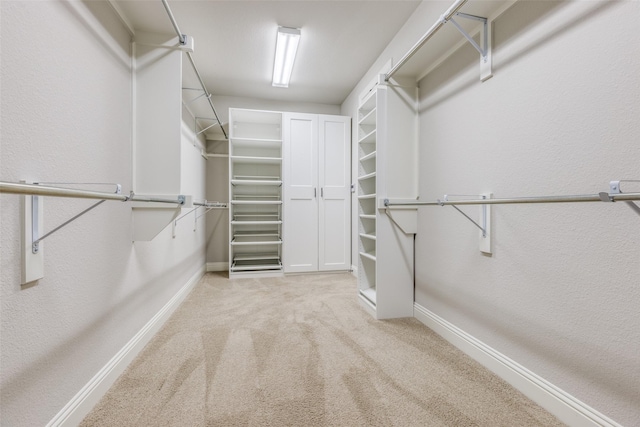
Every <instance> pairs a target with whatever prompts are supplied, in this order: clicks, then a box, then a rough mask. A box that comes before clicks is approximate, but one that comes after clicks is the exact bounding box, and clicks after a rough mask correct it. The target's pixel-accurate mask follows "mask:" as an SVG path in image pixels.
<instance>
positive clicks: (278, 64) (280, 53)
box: [271, 27, 300, 87]
mask: <svg viewBox="0 0 640 427" xmlns="http://www.w3.org/2000/svg"><path fill="white" fill-rule="evenodd" d="M299 42H300V30H299V29H297V28H287V27H278V38H277V39H276V59H275V62H274V63H273V81H272V82H271V85H272V86H276V87H289V80H290V79H291V71H293V63H294V61H295V60H296V51H297V50H298V43H299Z"/></svg>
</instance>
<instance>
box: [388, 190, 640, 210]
mask: <svg viewBox="0 0 640 427" xmlns="http://www.w3.org/2000/svg"><path fill="white" fill-rule="evenodd" d="M633 200H640V193H613V194H612V193H604V192H603V193H599V194H583V195H573V196H544V197H514V198H503V199H475V200H437V201H435V202H420V201H415V202H412V201H411V202H409V201H402V202H394V201H391V200H389V199H384V205H385V206H388V207H391V206H454V205H508V204H528V203H576V202H619V201H620V202H622V201H627V202H630V201H633Z"/></svg>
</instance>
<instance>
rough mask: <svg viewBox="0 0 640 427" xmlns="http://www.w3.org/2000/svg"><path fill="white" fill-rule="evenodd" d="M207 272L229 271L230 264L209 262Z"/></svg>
mask: <svg viewBox="0 0 640 427" xmlns="http://www.w3.org/2000/svg"><path fill="white" fill-rule="evenodd" d="M207 271H208V272H209V271H229V263H228V262H208V263H207Z"/></svg>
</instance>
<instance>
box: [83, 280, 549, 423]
mask: <svg viewBox="0 0 640 427" xmlns="http://www.w3.org/2000/svg"><path fill="white" fill-rule="evenodd" d="M554 425H561V424H560V423H559V422H558V421H557V420H556V419H555V418H554V417H553V416H551V415H550V414H549V413H547V412H546V411H545V410H543V409H542V408H540V407H539V406H537V405H536V404H534V403H533V402H531V401H530V400H528V399H527V398H526V397H524V396H523V395H522V394H520V393H519V392H518V391H516V390H515V389H513V388H512V387H510V386H509V385H508V384H506V383H505V382H504V381H502V380H501V379H499V378H497V377H496V376H495V375H493V374H491V373H490V372H489V371H487V370H486V369H484V368H483V367H482V366H480V365H479V364H478V363H476V362H475V361H473V360H472V359H470V358H469V357H467V356H466V355H464V354H463V353H462V352H460V351H459V350H458V349H456V348H455V347H453V346H451V345H450V344H448V343H447V342H446V341H444V340H443V339H442V338H440V337H439V336H438V335H436V334H435V333H434V332H432V331H431V330H430V329H428V328H426V327H425V326H424V325H422V324H421V323H420V322H418V321H417V320H415V319H400V320H390V321H376V320H374V319H373V318H371V316H369V315H368V314H367V313H366V312H364V310H363V309H362V308H360V307H359V305H358V303H357V300H356V283H355V279H354V278H353V277H352V276H351V275H349V274H322V275H308V276H304V275H303V276H288V277H284V278H270V279H234V280H229V279H227V278H226V275H223V274H207V275H206V276H205V277H204V278H203V279H202V281H201V282H200V283H199V284H198V285H197V286H196V288H195V289H194V290H193V292H192V293H191V294H190V295H189V297H188V298H187V300H186V301H185V302H184V303H183V304H182V305H181V306H180V307H179V308H178V310H176V312H175V313H174V314H173V316H172V317H171V319H170V320H169V321H168V322H167V323H166V324H165V326H164V327H163V329H162V330H161V331H160V332H159V333H158V335H157V336H156V337H154V339H153V340H152V341H151V342H150V343H149V344H148V345H147V347H146V348H145V349H144V350H143V351H142V352H141V354H140V355H139V356H138V357H137V358H136V359H135V360H134V361H133V363H132V364H131V366H129V367H128V368H127V370H126V371H125V372H124V373H123V374H122V376H121V377H120V378H119V379H118V381H117V382H116V384H114V386H113V387H112V388H111V390H110V391H109V392H108V393H107V394H106V395H105V396H104V397H103V399H102V400H101V401H100V402H99V403H98V405H97V406H96V407H95V408H94V409H93V411H92V412H91V413H90V414H89V415H88V416H87V417H86V418H85V420H84V421H83V423H82V426H492V427H494V426H554Z"/></svg>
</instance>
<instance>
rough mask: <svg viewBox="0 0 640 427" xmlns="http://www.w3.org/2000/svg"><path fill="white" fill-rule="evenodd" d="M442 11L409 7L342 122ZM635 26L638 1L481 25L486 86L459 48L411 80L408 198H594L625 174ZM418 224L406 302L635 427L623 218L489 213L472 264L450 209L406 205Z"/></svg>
mask: <svg viewBox="0 0 640 427" xmlns="http://www.w3.org/2000/svg"><path fill="white" fill-rule="evenodd" d="M448 4H449V3H442V2H424V3H422V5H421V6H420V7H419V8H418V9H417V10H416V13H414V15H413V16H412V17H411V19H410V20H409V21H408V22H407V24H406V25H405V27H404V28H403V29H402V30H401V31H400V33H398V35H397V36H396V38H395V39H394V40H393V41H392V43H391V44H390V45H389V47H388V48H387V49H386V50H385V51H384V52H383V54H382V55H381V57H380V58H379V59H378V61H377V62H376V64H374V66H373V67H372V69H371V71H370V72H369V73H368V74H367V75H366V76H364V77H363V79H362V81H361V82H360V84H359V86H358V87H357V88H356V89H355V90H354V91H353V92H352V94H351V95H350V96H349V98H347V100H346V101H345V103H344V104H343V105H342V111H343V114H353V113H354V111H355V108H356V105H357V95H358V94H359V92H360V90H362V87H363V85H364V84H366V83H367V82H368V81H370V80H371V78H372V76H373V75H374V74H375V71H377V70H379V69H380V67H382V65H383V64H384V62H386V61H387V60H389V58H391V57H394V58H396V59H397V58H399V57H400V56H402V54H404V52H406V50H407V49H408V47H409V46H411V43H412V42H411V40H413V41H415V40H417V38H418V37H419V35H421V34H422V33H424V31H426V29H427V27H428V26H429V25H430V24H431V23H432V22H435V20H436V19H437V16H438V15H437V14H434V9H437V8H438V7H439V13H442V11H444V9H445V8H446V7H447V6H448ZM443 6H444V7H443ZM639 20H640V3H639V2H637V1H627V2H606V1H601V2H595V1H589V2H539V1H531V2H529V1H520V2H518V3H516V5H515V6H513V7H512V8H511V9H509V10H508V11H507V12H506V13H504V14H503V15H502V16H500V17H499V18H498V19H497V20H496V22H495V27H494V58H493V59H494V67H493V69H494V77H493V78H492V79H490V80H488V81H487V82H485V83H480V82H479V66H478V54H477V53H476V52H475V50H473V48H472V47H470V46H469V45H467V46H464V47H463V48H462V49H460V50H459V51H458V52H456V53H455V54H454V55H452V56H451V57H450V58H449V59H448V60H447V61H445V62H444V63H443V64H442V66H440V67H439V68H437V69H436V70H434V71H433V72H432V73H430V74H429V75H428V76H426V78H425V79H423V80H422V81H421V82H420V87H421V89H420V92H421V101H420V107H421V110H420V182H419V185H420V197H421V199H422V200H435V199H436V198H440V197H442V195H443V194H445V193H453V194H456V193H458V194H460V193H461V194H477V193H480V192H493V193H494V196H495V197H511V196H537V195H562V194H582V193H597V192H600V191H607V190H608V182H609V180H613V179H640V143H639V141H640V121H639V120H638V117H640V84H639V83H640V80H639V78H638V76H639V75H640V33H639V32H638V31H637V22H638V21H639ZM425 48H428V44H427V45H426V46H425ZM636 188H637V187H636ZM465 209H466V210H467V211H468V212H469V214H470V215H472V216H477V215H478V212H477V211H478V208H477V207H468V208H465ZM418 227H419V229H418V234H417V239H416V301H417V303H419V304H421V305H422V306H424V307H426V308H428V309H429V310H431V311H433V312H435V313H436V314H438V315H439V316H441V317H443V318H444V319H446V320H448V321H449V322H451V323H453V324H454V325H456V326H458V327H459V328H461V329H462V330H464V331H466V332H468V333H470V334H472V335H473V336H475V337H476V338H479V339H480V340H481V341H483V342H485V343H487V344H489V345H490V346H492V347H493V348H495V349H497V350H498V351H500V352H502V353H503V354H505V355H507V356H509V357H510V358H512V359H514V360H515V361H516V362H518V363H520V364H521V365H524V366H525V367H527V368H529V369H530V370H532V371H533V372H535V373H536V374H538V375H540V376H542V377H543V378H545V379H546V380H548V381H550V382H551V383H553V384H555V385H556V386H558V387H560V388H562V389H564V390H565V391H567V392H568V393H570V394H572V395H574V396H575V397H577V398H578V399H581V400H582V401H583V402H585V403H587V404H588V405H590V406H592V407H593V408H595V409H596V410H598V411H600V412H602V413H604V414H605V415H607V416H609V417H611V418H612V419H614V420H616V421H617V422H619V423H621V424H623V425H637V423H638V420H639V419H640V388H639V387H638V384H640V364H639V363H638V355H639V354H640V314H639V313H640V312H639V311H638V307H639V306H640V287H639V286H638V284H639V283H640V262H639V261H640V239H639V238H638V236H640V217H638V215H637V214H635V213H634V212H633V211H632V210H631V209H629V208H628V207H627V206H625V205H624V204H621V203H617V204H615V205H605V204H585V205H580V204H573V205H528V206H520V205H512V206H496V207H494V211H493V227H494V234H493V239H494V240H493V249H494V254H493V256H492V257H487V256H483V255H481V254H480V252H479V250H478V230H477V229H476V228H475V227H474V226H473V225H472V224H471V223H470V222H468V221H467V220H466V219H465V218H464V217H462V215H460V214H458V213H457V212H455V211H454V210H453V209H452V208H441V207H425V208H421V209H420V214H419V225H418ZM354 256H355V255H354Z"/></svg>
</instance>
